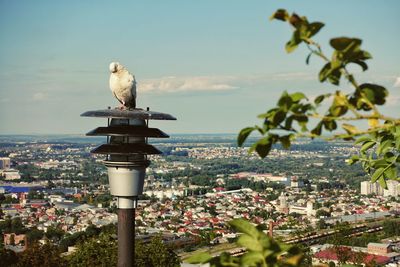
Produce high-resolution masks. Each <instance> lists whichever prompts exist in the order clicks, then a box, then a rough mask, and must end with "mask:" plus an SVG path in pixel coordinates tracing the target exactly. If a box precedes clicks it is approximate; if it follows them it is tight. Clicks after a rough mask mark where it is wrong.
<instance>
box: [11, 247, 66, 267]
mask: <svg viewBox="0 0 400 267" xmlns="http://www.w3.org/2000/svg"><path fill="white" fill-rule="evenodd" d="M16 266H20V267H25V266H32V267H53V266H65V261H64V260H63V258H61V256H60V251H59V250H58V248H57V247H56V246H54V245H51V244H44V245H40V244H38V243H34V244H32V245H31V246H30V247H29V248H28V249H27V250H25V251H24V252H22V253H21V254H19V255H18V262H17V264H16Z"/></svg>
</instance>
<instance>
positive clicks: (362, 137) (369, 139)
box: [354, 135, 372, 145]
mask: <svg viewBox="0 0 400 267" xmlns="http://www.w3.org/2000/svg"><path fill="white" fill-rule="evenodd" d="M365 141H372V139H371V137H370V136H368V135H364V136H361V137H360V138H358V139H357V140H356V141H355V142H354V144H355V145H357V144H359V143H362V142H365Z"/></svg>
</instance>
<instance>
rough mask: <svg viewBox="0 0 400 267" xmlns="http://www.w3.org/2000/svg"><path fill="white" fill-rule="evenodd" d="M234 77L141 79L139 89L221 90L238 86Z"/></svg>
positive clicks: (176, 90) (177, 90) (150, 90)
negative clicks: (234, 82) (235, 84)
mask: <svg viewBox="0 0 400 267" xmlns="http://www.w3.org/2000/svg"><path fill="white" fill-rule="evenodd" d="M234 80H235V78H234V77H228V76H198V77H174V76H170V77H163V78H159V79H148V80H143V81H142V82H140V81H139V83H138V90H140V91H143V92H183V91H220V90H232V89H236V88H238V87H237V86H234V85H233V84H232V82H233V81H234Z"/></svg>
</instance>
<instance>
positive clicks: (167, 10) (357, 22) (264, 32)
mask: <svg viewBox="0 0 400 267" xmlns="http://www.w3.org/2000/svg"><path fill="white" fill-rule="evenodd" d="M94 3H95V4H94ZM277 8H285V9H287V10H288V11H289V12H296V13H298V14H301V15H305V16H307V17H308V19H309V21H322V22H324V23H325V27H324V28H323V29H322V31H321V33H320V34H319V35H318V36H317V37H316V40H317V41H318V42H320V43H321V45H322V46H323V48H324V50H325V51H326V53H327V54H328V55H329V54H330V52H331V51H330V49H329V48H328V41H329V39H330V38H333V37H338V36H349V37H359V38H361V39H363V41H364V42H363V48H364V49H366V50H367V51H369V52H370V53H371V54H372V56H373V59H372V60H370V62H368V63H369V65H370V69H369V70H368V71H367V72H366V73H359V72H360V70H359V69H358V68H354V71H355V72H356V73H357V77H359V79H360V80H361V81H364V82H369V81H372V82H376V83H378V84H382V85H384V86H386V87H387V89H388V90H389V92H390V96H389V99H388V103H387V105H386V106H385V107H384V108H383V109H382V110H383V111H384V112H387V113H389V114H396V112H397V113H398V111H399V108H398V105H399V104H400V88H399V87H400V73H399V69H398V62H399V60H400V55H399V54H398V53H397V49H396V48H397V44H398V43H399V41H400V37H399V35H398V34H397V29H398V26H400V18H399V17H398V16H397V11H398V10H399V8H400V3H399V2H397V1H385V4H382V2H380V1H367V2H365V1H351V2H350V3H349V1H336V2H335V3H330V4H327V3H322V2H316V1H304V2H302V3H301V4H300V3H293V2H290V1H280V2H279V3H277V2H273V1H254V2H251V3H239V2H236V3H231V2H229V1H221V2H218V3H215V2H212V1H202V2H201V3H190V4H189V3H186V2H183V1H171V2H168V3H159V4H150V3H133V2H128V1H124V2H118V3H110V2H105V1H96V2H90V1H88V2H84V3H82V2H78V1H72V2H68V3H67V2H65V3H55V2H51V1H41V2H29V1H18V2H11V1H0V31H1V33H2V34H1V35H0V62H1V63H0V78H1V79H0V106H1V108H0V114H1V115H0V120H1V122H2V123H1V124H0V134H83V133H85V132H87V131H88V130H90V129H92V128H94V127H95V126H98V125H99V124H102V123H104V121H101V120H89V119H85V118H81V117H79V115H80V114H81V113H83V112H84V111H87V110H94V109H102V108H106V107H107V106H113V107H114V106H117V105H118V102H117V101H116V100H115V99H114V98H113V96H112V94H111V92H110V90H109V87H108V78H109V72H108V64H109V63H110V62H111V61H120V62H121V63H122V64H124V65H125V66H126V67H127V68H128V69H129V70H130V71H131V72H132V73H133V74H135V75H136V79H137V81H138V106H139V107H141V108H146V107H150V109H154V110H156V111H161V112H166V113H170V114H172V115H174V116H176V117H177V119H178V120H177V121H176V122H173V123H165V124H164V123H163V122H152V125H154V126H156V127H159V128H161V129H163V130H165V131H166V132H168V133H237V132H238V131H239V130H240V129H241V128H243V127H246V126H249V125H253V124H255V123H259V120H257V118H256V116H257V115H258V114H260V113H262V112H264V111H265V110H267V109H269V108H271V107H272V106H273V105H274V104H275V102H276V100H277V99H278V97H279V95H280V94H281V93H282V91H284V90H288V91H289V92H294V91H304V92H306V93H307V94H308V95H310V96H315V95H317V94H319V93H320V92H321V91H326V92H328V91H331V92H332V90H334V89H336V88H338V87H333V86H329V85H327V84H320V83H319V82H318V81H317V73H318V70H319V68H320V67H321V66H322V62H320V61H318V60H317V59H316V58H312V59H311V63H310V65H309V66H307V65H306V64H305V57H306V56H307V51H306V48H304V47H302V48H300V49H298V51H295V52H294V53H292V54H290V55H288V54H286V52H285V51H284V45H285V43H286V42H287V41H288V40H289V39H290V35H291V30H290V28H289V27H288V26H287V25H284V24H283V23H277V22H270V21H269V20H268V18H269V16H270V15H271V14H272V13H273V12H274V11H275V10H276V9H277ZM360 14H361V15H360ZM339 88H340V89H343V90H345V91H346V90H348V88H349V86H348V85H347V84H346V83H345V82H344V81H342V83H341V86H340V87H339Z"/></svg>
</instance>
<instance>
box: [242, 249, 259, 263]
mask: <svg viewBox="0 0 400 267" xmlns="http://www.w3.org/2000/svg"><path fill="white" fill-rule="evenodd" d="M263 259H264V257H263V255H262V253H260V252H256V251H250V252H247V253H246V254H244V255H243V256H242V257H241V258H240V263H241V266H256V265H257V263H260V262H262V261H263Z"/></svg>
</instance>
